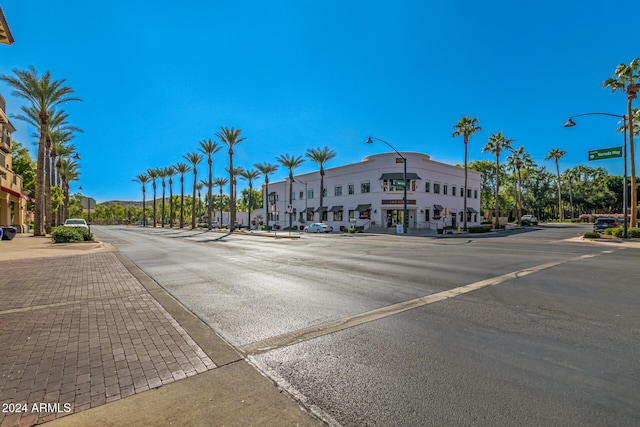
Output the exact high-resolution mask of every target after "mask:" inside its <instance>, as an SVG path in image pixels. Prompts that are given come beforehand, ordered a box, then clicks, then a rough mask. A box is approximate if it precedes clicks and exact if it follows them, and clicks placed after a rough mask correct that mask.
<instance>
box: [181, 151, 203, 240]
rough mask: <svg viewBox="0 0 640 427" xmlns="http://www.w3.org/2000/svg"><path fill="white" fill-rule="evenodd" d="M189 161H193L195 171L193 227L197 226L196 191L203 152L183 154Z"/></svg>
mask: <svg viewBox="0 0 640 427" xmlns="http://www.w3.org/2000/svg"><path fill="white" fill-rule="evenodd" d="M183 157H184V158H185V159H186V160H187V161H188V162H189V163H191V170H192V171H193V200H192V201H191V228H192V229H194V228H196V191H197V189H198V165H199V164H200V162H201V161H202V159H203V156H202V154H199V153H188V154H185V155H184V156H183Z"/></svg>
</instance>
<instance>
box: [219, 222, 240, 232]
mask: <svg viewBox="0 0 640 427" xmlns="http://www.w3.org/2000/svg"><path fill="white" fill-rule="evenodd" d="M223 228H226V229H230V228H231V223H230V222H227V223H226V224H224V225H223ZM240 228H242V226H241V225H240V224H238V222H237V221H236V222H235V223H234V226H233V229H234V230H238V229H240Z"/></svg>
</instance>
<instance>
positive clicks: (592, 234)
mask: <svg viewBox="0 0 640 427" xmlns="http://www.w3.org/2000/svg"><path fill="white" fill-rule="evenodd" d="M582 237H584V238H585V239H599V238H600V233H598V232H597V231H587V232H586V233H584V236H582Z"/></svg>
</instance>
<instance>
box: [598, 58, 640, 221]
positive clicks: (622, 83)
mask: <svg viewBox="0 0 640 427" xmlns="http://www.w3.org/2000/svg"><path fill="white" fill-rule="evenodd" d="M638 79H640V58H635V59H634V60H633V61H631V63H630V64H629V65H626V64H619V65H618V66H617V67H616V69H615V71H614V72H613V77H611V78H608V79H606V80H605V81H604V82H603V83H602V87H603V88H607V87H608V88H611V91H612V92H618V91H625V92H626V94H627V119H628V122H629V123H628V126H629V151H630V154H631V156H630V161H631V207H632V209H631V218H630V223H631V227H637V224H638V191H637V185H636V160H635V145H634V142H633V140H634V138H633V137H634V130H635V126H634V124H633V121H634V115H633V100H634V99H636V97H637V93H638V87H637V86H636V84H635V81H636V80H638Z"/></svg>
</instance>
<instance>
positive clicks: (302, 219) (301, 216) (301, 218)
mask: <svg viewBox="0 0 640 427" xmlns="http://www.w3.org/2000/svg"><path fill="white" fill-rule="evenodd" d="M298 222H304V212H300V218H298Z"/></svg>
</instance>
